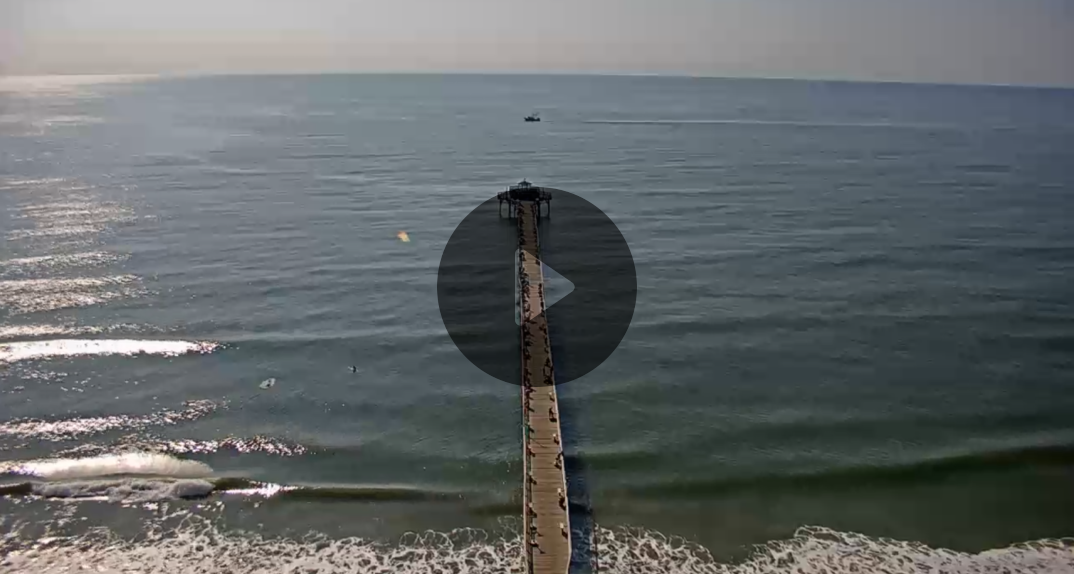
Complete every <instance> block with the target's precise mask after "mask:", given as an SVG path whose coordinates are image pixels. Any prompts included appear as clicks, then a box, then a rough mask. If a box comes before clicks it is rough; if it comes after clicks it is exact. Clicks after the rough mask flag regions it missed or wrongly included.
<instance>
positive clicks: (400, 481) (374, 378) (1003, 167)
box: [0, 76, 1074, 574]
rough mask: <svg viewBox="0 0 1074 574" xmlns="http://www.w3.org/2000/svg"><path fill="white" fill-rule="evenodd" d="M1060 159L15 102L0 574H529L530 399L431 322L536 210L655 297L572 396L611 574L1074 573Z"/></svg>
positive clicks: (512, 104) (548, 122)
mask: <svg viewBox="0 0 1074 574" xmlns="http://www.w3.org/2000/svg"><path fill="white" fill-rule="evenodd" d="M534 108H537V109H538V110H540V111H541V112H542V116H543V118H544V121H542V122H540V123H524V122H522V121H521V116H522V115H524V114H526V113H528V112H530V111H531V110H532V109H534ZM1072 136H1074V92H1070V91H1062V90H1043V89H1015V88H991V87H950V86H915V85H878V84H852V83H823V82H795V81H746V80H701V79H674V78H616V77H601V78H595V77H540V76H529V77H511V76H496V77H493V76H489V77H482V76H271V77H270V76H265V77H215V78H175V79H162V78H160V79H158V78H144V77H139V78H126V77H101V78H77V79H67V78H36V79H26V78H23V79H12V78H0V549H2V550H3V554H4V555H5V557H4V558H3V559H2V560H0V571H3V572H8V571H10V572H48V571H62V570H63V569H64V568H68V567H74V565H81V564H83V563H86V564H90V565H96V566H98V567H100V568H103V569H105V570H106V571H108V569H122V568H127V569H129V568H134V569H138V570H139V571H150V572H155V571H174V572H203V571H207V570H210V571H211V570H215V571H221V572H223V571H227V572H261V571H264V572H279V571H293V572H308V571H310V570H313V571H321V572H440V571H444V572H504V571H520V570H519V568H520V562H519V557H520V549H519V546H518V540H517V538H516V535H515V532H516V531H517V530H518V523H517V522H518V520H517V518H515V514H516V512H517V507H518V505H519V487H520V473H521V460H520V456H521V454H520V445H519V431H518V422H519V416H520V413H519V412H518V396H517V391H518V388H517V387H514V386H510V385H505V384H503V383H501V382H498V381H495V380H493V379H491V378H490V377H488V376H487V375H485V374H484V373H482V372H481V371H480V370H478V369H477V368H476V367H474V366H472V365H470V364H469V363H468V362H467V361H466V360H465V359H464V358H463V356H462V355H461V354H460V353H459V352H458V350H456V349H455V347H454V345H453V344H452V343H451V340H450V338H449V337H448V335H447V333H446V331H445V329H444V326H443V323H442V321H441V319H440V315H439V312H438V310H437V307H436V290H435V287H436V272H437V265H438V264H439V260H440V254H441V252H442V250H443V248H444V245H445V243H446V241H447V239H448V237H449V236H450V234H451V232H452V231H453V229H454V227H455V225H456V224H458V222H459V221H461V219H462V218H463V217H465V216H466V215H467V214H468V213H469V212H470V211H471V210H472V209H473V208H474V207H476V206H477V205H478V204H479V203H481V202H482V201H484V200H486V199H488V198H489V197H491V196H492V195H493V194H495V193H496V192H497V191H500V190H501V189H502V188H503V187H504V186H505V185H507V184H510V183H514V182H516V181H518V180H520V179H522V178H523V177H525V178H527V179H529V180H531V181H533V182H535V183H537V184H539V185H540V184H543V185H548V186H553V187H558V188H563V189H567V190H570V191H571V192H573V193H576V194H578V195H580V196H582V197H584V198H586V199H587V200H589V201H591V202H593V203H594V204H595V205H597V206H598V207H600V208H601V209H603V210H605V211H606V212H607V213H608V215H609V216H610V217H611V218H612V219H613V220H614V221H615V222H616V224H617V225H618V226H619V227H620V229H621V230H622V232H623V235H624V236H625V237H626V239H627V241H628V242H629V243H630V248H631V251H632V253H633V255H634V258H635V262H636V266H637V271H638V284H639V294H638V301H637V307H636V310H635V315H634V322H633V324H632V327H631V329H630V331H629V332H628V334H627V336H626V338H625V339H624V340H623V342H622V344H621V345H620V347H619V349H618V351H617V352H616V353H615V354H614V355H612V357H611V358H610V359H609V360H608V361H607V362H606V363H605V364H604V365H602V366H601V367H600V368H598V369H597V370H595V371H594V372H592V373H591V374H589V375H587V376H586V377H584V378H582V379H579V380H577V381H574V382H572V383H570V384H569V385H566V386H564V387H562V388H561V399H562V408H563V419H564V432H565V435H566V436H565V439H566V442H567V449H568V455H569V456H568V470H569V471H570V489H569V490H570V495H571V499H572V509H573V511H574V515H575V518H576V519H577V526H576V527H577V528H580V529H583V530H586V531H587V533H588V530H589V528H588V527H589V525H591V524H592V523H593V522H594V521H595V522H596V523H597V524H599V526H598V527H596V528H595V529H594V530H593V532H592V534H593V536H592V539H593V543H592V546H593V548H595V551H590V549H587V548H580V549H578V550H579V555H581V554H587V555H588V556H589V558H591V559H592V562H593V563H595V564H597V565H598V566H599V568H600V570H601V571H608V572H638V573H646V574H648V573H650V572H656V573H658V572H669V573H671V572H674V573H680V572H743V573H745V572H799V571H801V572H814V571H817V572H820V571H836V572H840V571H847V572H849V571H889V572H917V571H922V570H924V571H949V572H950V571H959V572H961V571H965V572H1005V571H1034V572H1036V571H1042V572H1064V571H1071V570H1072V569H1074V550H1072V546H1071V543H1070V542H1069V541H1064V540H1060V538H1061V537H1063V536H1072V535H1074V489H1072V488H1071V484H1072V481H1074V392H1072V391H1074V295H1072V294H1074V225H1071V221H1072V219H1071V217H1072V207H1074V200H1072V198H1071V193H1072V192H1074V137H1072ZM554 216H555V214H554V213H553V218H554ZM493 224H495V222H490V225H493ZM401 231H405V232H406V235H405V236H406V237H408V238H409V241H407V242H404V241H401V240H400V239H399V237H400V233H399V232H401ZM578 248H584V246H578ZM507 264H510V263H509V262H508V263H507ZM512 288H513V287H512V286H510V285H507V286H505V289H508V290H510V289H512ZM553 327H554V326H553ZM554 335H555V333H554V328H553V338H554ZM556 352H557V353H559V356H563V357H567V358H569V357H570V352H571V350H570V349H564V348H558V349H557V350H556ZM352 365H353V366H354V367H355V368H356V371H357V372H351V366H352ZM269 379H273V380H274V381H275V384H273V385H269V384H262V383H263V382H264V381H267V380H269ZM94 526H103V527H105V528H103V529H97V528H92V527H94ZM309 532H315V533H316V534H315V535H312V537H306V535H307V533H309ZM579 538H588V536H585V537H579ZM1034 540H1035V541H1037V542H1033V543H1031V544H1027V545H1018V544H1019V543H1022V542H1024V541H1034ZM583 551H584V552H583ZM579 561H581V559H580V560H579ZM855 568H856V569H858V570H855ZM915 568H916V570H915ZM281 569H282V570H281ZM825 569H827V570H825Z"/></svg>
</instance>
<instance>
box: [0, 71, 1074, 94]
mask: <svg viewBox="0 0 1074 574" xmlns="http://www.w3.org/2000/svg"><path fill="white" fill-rule="evenodd" d="M229 76H572V77H609V78H615V77H620V78H638V77H642V78H667V79H697V80H751V81H784V82H786V81H792V82H818V83H846V84H896V85H916V86H954V87H987V88H1015V89H1018V88H1025V89H1050V90H1072V89H1074V83H1071V84H1015V83H989V82H958V81H953V82H942V81H936V80H893V79H870V78H845V77H844V78H839V77H809V76H750V75H742V76H731V75H719V74H691V73H682V72H619V71H607V72H601V71H572V70H563V71H524V70H523V71H517V70H511V71H508V70H480V71H478V70H303V71H266V70H262V71H243V70H231V71H212V70H206V71H182V72H134V73H123V72H120V73H113V72H89V73H86V72H81V73H64V72H60V73H13V74H8V73H0V79H2V78H54V77H84V78H91V77H117V78H119V77H124V78H136V77H144V78H203V77H229Z"/></svg>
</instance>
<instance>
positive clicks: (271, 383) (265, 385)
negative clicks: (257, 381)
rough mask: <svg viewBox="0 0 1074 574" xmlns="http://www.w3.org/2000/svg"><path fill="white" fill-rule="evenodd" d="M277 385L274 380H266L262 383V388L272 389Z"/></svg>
mask: <svg viewBox="0 0 1074 574" xmlns="http://www.w3.org/2000/svg"><path fill="white" fill-rule="evenodd" d="M275 385H276V379H274V378H272V379H265V380H263V381H261V385H260V386H261V388H262V389H271V388H272V387H273V386H275Z"/></svg>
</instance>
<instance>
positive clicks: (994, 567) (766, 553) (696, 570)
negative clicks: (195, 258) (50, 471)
mask: <svg viewBox="0 0 1074 574" xmlns="http://www.w3.org/2000/svg"><path fill="white" fill-rule="evenodd" d="M139 487H142V488H144V490H141V491H140V492H144V493H152V492H155V490H154V489H155V488H160V486H159V485H157V486H149V485H134V484H131V485H128V486H126V487H119V486H115V487H112V488H113V490H112V491H107V490H105V491H103V492H105V496H106V495H109V494H111V493H115V492H119V490H118V489H120V488H126V489H129V490H123V491H122V492H123V493H126V492H128V491H138V489H139ZM102 488H104V487H102ZM170 488H172V489H174V490H176V491H185V492H191V493H196V492H198V489H199V488H204V485H201V484H198V483H197V482H177V483H174V484H172V485H170ZM148 496H149V497H151V496H152V495H151V494H149V495H148ZM150 499H151V498H150ZM163 513H168V515H167V516H164V517H162V518H161V520H160V521H155V522H153V526H151V527H150V528H148V532H146V533H145V535H144V536H141V537H137V538H135V539H130V538H125V537H122V536H120V535H118V534H116V533H115V532H113V531H111V530H108V529H105V528H96V529H92V530H90V531H89V532H86V533H81V534H65V535H51V536H43V537H42V536H32V535H29V534H25V535H24V534H23V533H22V532H23V530H29V528H27V527H26V525H24V524H22V523H17V522H13V521H12V523H11V524H4V526H6V527H7V528H6V529H7V530H8V531H9V534H7V535H6V536H4V537H3V538H0V551H2V553H3V555H5V558H4V559H3V560H2V561H0V572H3V573H15V572H30V571H32V572H39V573H41V574H48V573H52V572H71V571H80V570H82V569H84V568H86V567H89V568H90V569H96V570H97V571H99V572H101V571H103V572H142V573H147V574H150V573H162V572H205V573H216V572H221V573H228V574H232V573H233V574H262V573H264V574H268V573H273V574H275V573H284V574H299V573H302V574H305V573H311V572H316V573H318V574H334V573H346V574H387V573H391V574H418V573H421V574H443V573H452V574H503V573H514V574H522V573H523V572H524V564H523V561H522V547H521V544H520V540H519V539H518V537H517V536H516V535H515V534H514V533H513V532H512V531H511V530H510V529H508V528H507V527H505V528H503V529H502V531H501V532H498V533H497V532H488V531H485V530H480V529H456V530H451V531H448V532H433V531H426V532H413V533H408V534H406V535H404V536H402V537H401V538H400V539H399V540H398V541H396V542H395V543H388V542H382V541H374V540H368V539H363V538H357V537H349V538H333V537H330V536H326V535H323V534H316V533H312V534H309V535H307V536H304V537H274V536H265V535H262V534H258V533H252V532H236V531H225V530H223V529H221V527H219V526H218V525H217V524H216V523H214V522H213V521H212V520H211V519H209V518H205V517H202V516H199V515H195V514H192V513H189V512H185V511H178V512H177V511H167V510H166V511H163V512H162V514H163ZM594 539H595V545H594V547H595V549H596V550H597V552H596V555H595V557H594V559H593V560H592V562H593V564H592V565H593V568H592V571H595V572H602V573H607V574H777V573H778V574H820V573H825V574H842V573H863V572H864V573H874V572H875V573H880V572H883V573H886V574H904V573H905V574H911V573H912V574H923V573H936V574H939V573H953V572H958V573H960V574H961V573H966V574H985V573H989V574H993V573H994V574H1000V573H1013V572H1025V573H1029V572H1033V573H1055V574H1059V573H1061V572H1070V571H1071V569H1072V568H1074V540H1069V539H1063V540H1056V539H1049V540H1039V541H1035V542H1029V543H1023V544H1016V545H1013V546H1009V547H1007V548H1001V549H994V550H987V551H985V552H980V553H976V554H974V553H965V552H957V551H953V550H947V549H943V548H932V547H929V546H926V545H924V544H921V543H918V542H904V541H898V540H890V539H884V538H873V537H869V536H865V535H862V534H856V533H849V532H839V531H836V530H832V529H828V528H822V527H815V526H807V527H802V528H800V529H798V531H797V532H795V534H794V536H793V537H791V538H789V539H786V540H778V541H772V542H769V543H766V544H762V545H759V546H756V547H755V548H754V549H753V552H752V554H751V555H750V556H749V557H748V558H747V559H745V560H743V561H741V562H738V563H722V562H720V561H718V560H716V559H714V558H713V556H712V555H711V554H710V553H709V552H708V551H707V550H706V549H705V548H703V547H701V546H698V545H696V544H692V543H690V542H687V541H685V540H682V539H677V538H674V537H669V536H666V535H663V534H661V533H659V532H654V531H650V530H644V529H638V528H613V529H609V528H602V527H598V528H597V530H596V536H595V537H594Z"/></svg>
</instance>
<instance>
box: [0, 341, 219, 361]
mask: <svg viewBox="0 0 1074 574" xmlns="http://www.w3.org/2000/svg"><path fill="white" fill-rule="evenodd" d="M219 347H220V344H219V343H213V342H207V341H151V340H138V339H56V340H50V341H18V342H12V343H3V344H0V364H2V363H14V362H17V361H26V360H37V359H48V358H52V357H77V356H86V355H128V356H133V355H160V356H164V357H176V356H179V355H185V354H188V353H201V354H206V353H212V352H213V351H215V350H216V349H218V348H219Z"/></svg>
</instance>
